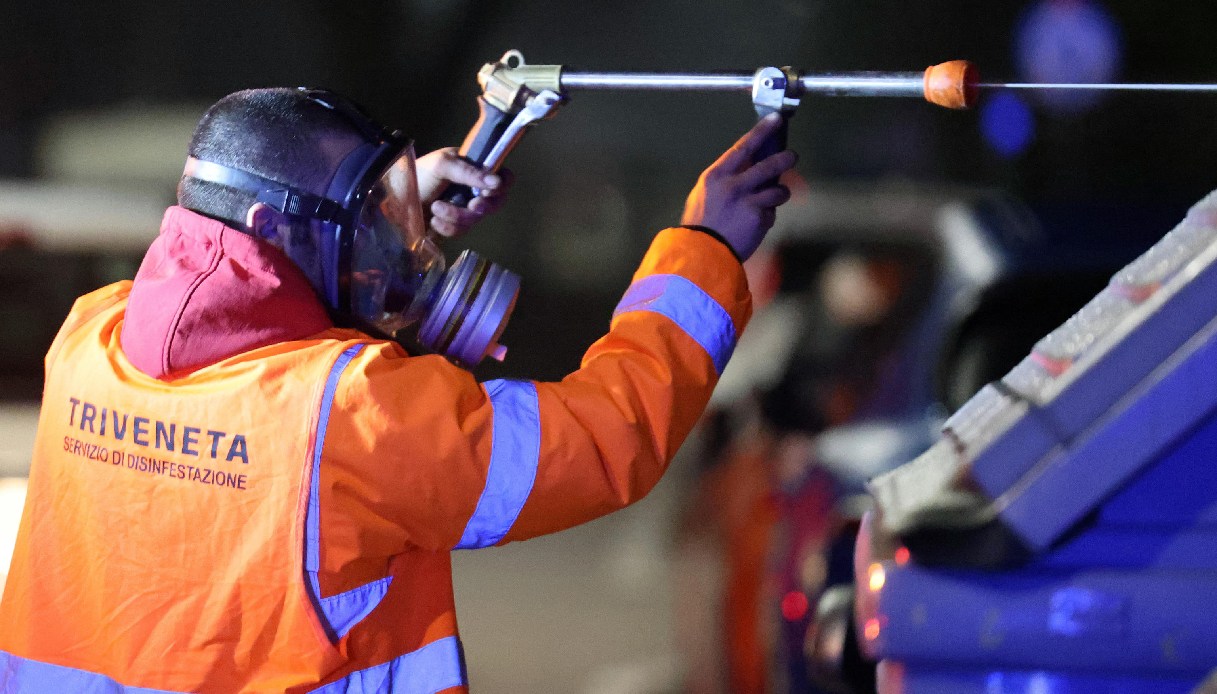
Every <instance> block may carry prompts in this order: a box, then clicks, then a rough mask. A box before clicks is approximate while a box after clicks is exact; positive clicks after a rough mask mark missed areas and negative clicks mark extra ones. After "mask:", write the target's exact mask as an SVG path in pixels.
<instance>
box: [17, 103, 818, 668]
mask: <svg viewBox="0 0 1217 694" xmlns="http://www.w3.org/2000/svg"><path fill="white" fill-rule="evenodd" d="M777 124H778V119H776V118H770V119H765V120H762V121H761V122H760V123H759V124H758V125H757V126H756V127H755V128H753V129H752V130H751V131H750V132H749V133H747V134H746V135H744V136H743V137H742V138H741V139H740V140H739V141H738V142H737V143H736V144H735V145H734V146H733V147H732V148H730V149H729V150H728V151H727V152H726V153H725V154H724V155H723V156H722V157H720V158H719V159H718V160H717V161H716V162H715V163H714V164H712V165H711V166H710V167H709V168H708V169H707V170H706V171H705V172H704V173H703V175H702V176H701V178H700V179H699V180H698V182H697V184H696V186H695V187H694V189H693V191H692V192H691V193H690V195H689V198H688V201H687V204H686V208H685V212H684V215H683V217H682V220H681V223H682V226H681V227H676V228H671V229H667V230H664V231H662V232H660V233H659V234H658V235H657V236H656V238H655V240H654V242H653V244H652V246H651V248H650V250H649V251H648V253H647V254H646V256H645V258H644V259H643V261H642V264H641V266H640V268H639V270H638V272H637V273H636V275H635V277H634V281H633V284H632V285H631V287H630V288H629V290H628V291H627V292H626V294H625V296H624V297H623V298H622V300H621V302H620V304H619V305H618V307H617V310H616V312H615V313H614V317H613V320H612V323H611V327H610V330H609V333H608V334H607V335H606V336H605V337H604V338H603V339H601V340H600V341H598V342H597V343H596V344H595V345H593V346H592V347H591V349H590V350H589V351H588V352H587V354H586V355H585V357H584V359H583V362H582V366H581V368H580V369H579V370H577V371H576V372H574V373H573V374H571V375H570V376H568V377H567V378H566V379H565V380H563V381H562V382H560V383H538V382H532V381H505V380H500V381H491V382H487V383H481V384H479V383H478V382H476V381H475V380H474V378H473V376H472V374H471V373H470V372H469V371H467V370H466V369H464V368H462V366H472V365H474V364H476V362H477V361H480V359H481V357H482V356H484V355H486V354H493V353H494V352H495V350H496V348H497V347H498V346H497V345H496V344H495V340H497V338H498V331H501V329H502V323H504V322H505V321H506V318H507V314H509V313H510V308H511V307H510V306H509V305H508V306H501V307H499V309H498V313H497V314H494V315H492V316H491V317H492V318H495V320H491V321H490V329H489V330H483V331H482V332H481V333H479V334H478V335H475V336H474V338H478V339H480V342H479V341H478V339H474V338H470V337H469V336H468V335H465V333H464V332H462V331H464V330H465V328H467V327H468V325H467V323H465V322H463V321H465V320H466V319H468V318H469V317H470V316H473V315H475V314H478V315H482V314H485V313H486V312H487V311H489V310H490V309H488V308H487V307H486V305H484V304H479V303H478V302H479V300H480V299H479V297H481V298H485V296H484V293H485V292H488V291H489V289H492V288H497V289H504V290H506V289H510V282H508V281H506V280H504V279H503V278H504V277H506V276H507V275H506V273H505V271H503V270H502V269H501V268H498V267H497V266H495V265H494V264H493V263H485V262H479V263H477V264H474V263H466V262H465V258H464V257H462V259H461V260H458V261H457V263H456V264H454V265H453V266H452V267H451V268H447V269H445V263H444V261H443V256H442V253H441V252H439V250H438V248H437V247H436V246H435V244H434V241H433V233H430V232H428V231H427V228H428V225H429V226H430V228H431V229H432V230H434V231H436V232H439V233H440V234H442V235H457V234H460V233H462V232H464V231H465V230H467V229H468V228H469V226H470V225H472V224H473V223H475V222H477V221H478V219H480V218H481V217H482V216H484V215H485V214H487V213H490V212H493V211H494V210H495V209H496V208H497V207H498V205H499V204H500V203H501V201H502V192H503V191H504V190H505V189H506V184H505V183H504V182H503V180H502V179H501V178H499V177H498V176H495V175H492V174H490V173H489V172H486V171H481V170H479V169H477V168H476V167H474V166H473V165H471V164H468V163H465V162H463V161H461V160H460V159H459V158H457V157H456V156H455V155H454V152H453V151H452V150H442V151H440V152H436V153H432V154H430V155H428V156H425V157H422V158H420V159H418V160H415V157H414V153H413V148H412V145H411V144H410V143H409V141H408V140H406V139H405V138H403V137H402V136H401V135H400V134H399V133H396V132H389V131H387V130H385V129H383V128H381V127H380V126H379V125H377V124H375V123H374V122H372V121H371V120H370V119H368V117H367V116H366V115H364V114H363V113H362V111H360V110H359V109H358V108H357V107H355V106H354V105H353V104H351V103H350V102H348V101H346V100H345V99H343V98H342V97H340V96H338V95H336V94H333V93H330V92H323V91H317V90H292V89H266V90H250V91H245V92H238V93H236V94H233V95H230V96H228V97H226V98H224V99H222V100H221V101H220V102H218V103H217V104H215V105H214V106H213V107H212V108H211V109H210V110H209V111H208V112H207V114H206V115H204V117H203V119H202V121H201V122H200V124H199V126H198V128H197V129H196V131H195V135H194V138H193V140H192V142H191V144H190V148H189V155H190V156H189V158H188V160H187V167H186V170H185V173H184V175H183V177H182V179H181V182H180V184H179V188H178V202H179V205H178V206H175V207H171V208H170V209H169V210H168V211H167V212H166V214H165V217H164V222H163V224H162V229H161V234H160V236H159V237H158V238H157V240H156V241H155V242H154V243H153V244H152V246H151V248H150V249H149V251H148V253H147V255H146V257H145V259H144V262H143V264H142V266H141V268H140V270H139V272H138V274H137V275H136V278H135V280H134V282H128V281H123V282H119V283H116V284H113V285H111V286H108V287H105V288H102V289H99V290H97V291H95V292H93V293H91V294H88V295H85V296H83V297H81V298H80V299H79V300H78V301H77V303H76V305H75V307H74V308H73V310H72V312H71V314H70V315H69V316H68V318H67V321H66V322H65V323H64V326H63V328H62V329H61V330H60V332H59V334H58V336H57V337H56V339H55V342H54V344H53V345H52V347H51V349H50V352H49V354H48V356H47V360H46V388H45V391H44V398H43V407H42V413H41V419H40V423H39V434H38V439H37V443H36V447H35V453H34V458H33V464H32V468H31V473H30V482H29V497H28V501H27V504H26V508H25V512H24V515H23V518H22V524H21V528H20V531H19V536H18V541H17V548H16V551H15V554H14V559H13V564H12V569H11V573H10V575H9V578H8V582H7V585H6V588H5V591H4V595H3V600H2V602H0V624H3V625H4V628H3V630H0V689H3V690H4V691H16V692H24V691H35V690H37V691H45V690H47V689H59V690H63V691H113V690H114V689H115V688H116V687H138V688H141V689H145V690H146V689H155V690H158V691H204V692H212V691H214V692H229V691H326V692H337V691H354V690H358V691H364V692H371V691H376V692H389V691H409V692H436V691H450V690H451V691H463V690H464V689H465V688H466V687H467V682H466V676H465V668H464V662H463V654H462V652H461V647H460V643H459V640H458V636H457V624H456V616H455V607H454V604H453V595H452V585H451V567H450V557H449V553H450V551H451V550H452V549H454V548H477V547H485V546H490V545H496V544H500V543H503V542H509V541H513V540H522V539H527V538H530V537H535V536H538V535H542V534H546V533H551V532H556V531H558V530H562V529H564V528H568V527H571V526H574V525H577V524H579V523H583V522H586V521H588V520H591V519H593V518H596V517H599V516H602V515H604V514H607V513H610V512H612V511H614V510H616V509H619V508H621V507H623V506H626V505H628V504H630V503H632V502H633V501H636V500H637V499H639V498H641V497H642V496H643V495H645V494H646V493H647V492H648V491H649V490H650V489H651V488H652V486H653V485H654V484H655V483H656V482H657V481H658V479H659V478H660V476H661V475H662V474H663V472H664V470H665V469H666V467H667V465H668V462H669V461H670V460H671V458H672V456H673V455H674V454H675V452H676V450H677V448H678V447H679V446H680V444H681V442H682V441H683V440H684V438H685V437H686V435H687V434H688V432H689V430H690V429H691V428H692V426H693V424H694V422H695V421H696V420H697V419H698V417H699V416H700V414H701V412H702V410H703V408H704V407H705V404H706V402H707V400H708V399H709V395H710V391H711V390H712V389H713V387H714V385H715V383H716V382H717V379H718V376H719V374H720V373H721V371H722V369H723V367H724V366H725V365H726V362H727V360H728V359H729V357H730V355H731V352H732V350H733V348H734V346H735V342H736V339H737V338H738V336H739V334H740V333H741V331H742V330H743V329H744V326H745V325H746V323H747V321H748V319H749V316H750V313H751V299H750V294H749V289H748V285H747V281H746V279H745V276H744V272H743V270H742V267H741V261H742V260H744V259H746V258H747V257H748V256H749V255H751V254H752V252H753V251H754V250H755V249H756V247H757V246H758V245H759V244H760V242H761V240H762V238H763V237H764V235H765V233H766V231H767V230H768V229H769V228H770V226H772V224H773V221H774V208H775V207H776V206H778V205H780V204H782V203H783V202H785V201H786V200H787V199H788V197H789V191H787V190H786V189H785V188H784V187H782V186H780V185H777V184H776V180H777V177H778V176H779V175H780V174H781V173H783V172H784V171H786V170H788V169H790V168H791V167H792V166H793V165H794V162H795V157H794V155H793V154H792V153H790V152H779V153H777V154H773V155H772V156H769V157H766V158H763V159H761V160H760V161H754V158H755V157H756V155H757V153H758V152H759V151H760V149H761V147H762V145H763V144H764V143H765V142H766V141H767V138H769V137H770V136H771V135H772V134H773V133H774V131H775V129H776V127H777ZM450 183H457V184H464V185H468V186H471V187H474V188H478V189H480V190H481V191H482V193H483V194H482V195H481V196H480V197H478V198H477V199H475V200H474V202H473V203H471V205H470V206H469V208H468V209H462V208H458V207H455V206H452V205H449V204H447V203H444V202H442V201H440V200H439V199H438V198H439V196H440V195H441V193H442V191H444V190H445V188H446V187H447V186H448V185H449V184H450ZM462 263H465V264H464V265H462ZM470 267H473V268H474V270H473V274H472V275H469V274H464V275H459V272H458V268H463V269H464V270H469V268H470ZM458 275H459V277H458ZM471 277H472V279H471ZM462 281H463V282H464V283H463V284H462V283H461V282H462ZM496 282H497V283H498V284H495V283H496ZM492 285H493V286H492ZM454 287H455V290H454V291H452V292H448V291H446V290H447V289H453V288H454ZM492 298H493V297H492ZM479 311H480V312H482V314H479V313H478V312H479ZM491 313H493V311H492V312H491ZM437 316H438V317H439V318H440V319H441V320H440V323H441V324H442V328H443V330H442V331H441V332H442V333H443V336H444V339H443V340H440V341H439V342H434V343H431V344H432V346H433V347H434V351H435V352H438V354H417V353H410V352H407V351H406V349H404V348H403V346H402V345H401V344H399V343H398V342H397V341H395V340H394V339H393V338H394V336H397V335H400V334H402V333H403V332H405V333H408V332H410V331H421V330H425V329H426V327H427V325H428V321H431V320H433V319H436V317H437ZM420 323H421V327H420V325H419V324H420ZM474 327H484V326H480V325H479V326H474ZM496 327H497V329H496ZM458 338H459V339H465V338H469V339H470V340H472V341H473V342H474V343H475V346H476V347H477V349H476V350H475V351H474V352H473V353H472V357H471V356H470V355H469V354H468V353H463V352H458V351H453V350H454V349H456V348H455V347H453V345H454V344H455V343H454V341H456V340H458ZM445 356H447V357H449V358H448V359H445Z"/></svg>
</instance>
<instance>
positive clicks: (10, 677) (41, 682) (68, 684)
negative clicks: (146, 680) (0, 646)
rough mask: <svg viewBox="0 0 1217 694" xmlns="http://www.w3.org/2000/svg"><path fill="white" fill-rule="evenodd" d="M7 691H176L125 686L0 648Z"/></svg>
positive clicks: (0, 676) (0, 685)
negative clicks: (6, 651)
mask: <svg viewBox="0 0 1217 694" xmlns="http://www.w3.org/2000/svg"><path fill="white" fill-rule="evenodd" d="M0 691H3V692H4V694H52V693H53V694H60V693H61V692H72V694H174V692H169V691H167V690H164V689H147V688H145V687H125V686H123V685H121V684H119V683H118V682H115V681H114V680H112V679H110V678H109V677H106V676H105V675H101V674H98V673H96V672H89V671H88V670H77V669H76V668H72V667H65V666H63V665H52V664H50V663H43V662H39V661H37V660H30V659H28V658H21V657H18V656H15V655H12V654H9V653H5V652H4V651H0Z"/></svg>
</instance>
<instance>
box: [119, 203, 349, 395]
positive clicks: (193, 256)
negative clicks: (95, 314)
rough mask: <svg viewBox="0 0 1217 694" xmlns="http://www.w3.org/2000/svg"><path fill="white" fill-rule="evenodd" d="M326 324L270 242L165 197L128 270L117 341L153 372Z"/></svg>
mask: <svg viewBox="0 0 1217 694" xmlns="http://www.w3.org/2000/svg"><path fill="white" fill-rule="evenodd" d="M329 327H331V322H330V319H329V316H328V315H326V312H325V308H324V307H323V306H322V304H321V302H320V301H319V300H318V298H317V295H316V293H314V292H313V288H312V287H311V286H310V285H309V283H308V280H307V279H305V277H304V275H303V274H302V273H301V272H300V271H299V270H298V269H297V268H296V266H295V264H294V263H292V261H291V260H289V259H288V257H287V256H285V255H284V254H283V253H282V252H281V251H279V250H278V249H277V248H274V247H272V246H270V245H269V244H266V243H264V242H262V241H258V240H257V239H254V238H252V237H250V236H248V235H246V234H243V233H241V232H239V231H237V230H235V229H230V228H228V227H226V226H224V224H223V223H221V222H217V221H215V220H213V219H209V218H207V217H204V216H203V215H200V214H197V213H195V212H191V211H190V210H187V209H185V208H182V207H170V208H169V209H168V210H166V211H165V218H164V220H163V221H162V222H161V233H160V236H158V237H157V239H156V240H155V241H153V242H152V246H151V247H149V248H148V253H147V255H145V256H144V262H143V263H142V264H141V265H140V268H139V272H138V273H137V274H136V275H135V284H134V286H133V287H132V288H131V296H130V299H129V300H128V303H127V314H126V319H125V321H124V323H123V332H122V346H123V351H124V352H126V354H127V358H128V359H130V360H131V363H132V364H133V365H135V367H136V368H138V369H139V370H140V371H143V372H144V373H146V374H148V375H149V376H153V377H155V378H160V379H168V378H170V377H171V376H173V375H176V374H181V373H182V372H188V371H193V370H195V369H198V368H201V367H203V366H206V365H208V364H213V363H215V362H217V361H220V360H221V359H225V358H227V357H230V356H233V355H235V354H240V353H242V352H247V351H249V350H251V349H255V348H257V347H263V346H265V345H269V344H273V343H276V342H283V341H286V340H295V339H300V338H304V337H308V336H310V335H314V334H316V333H319V332H321V331H322V330H325V329H326V328H329Z"/></svg>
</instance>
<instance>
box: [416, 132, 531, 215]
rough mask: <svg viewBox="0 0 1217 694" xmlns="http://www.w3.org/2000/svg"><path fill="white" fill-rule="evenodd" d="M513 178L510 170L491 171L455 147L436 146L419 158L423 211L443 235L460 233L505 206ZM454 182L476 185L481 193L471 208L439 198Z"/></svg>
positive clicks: (419, 190)
mask: <svg viewBox="0 0 1217 694" xmlns="http://www.w3.org/2000/svg"><path fill="white" fill-rule="evenodd" d="M512 178H513V177H512V175H511V172H510V171H508V170H507V169H500V170H499V172H498V173H490V172H489V171H487V170H485V169H482V168H480V167H478V166H476V165H475V164H470V163H469V162H467V161H465V160H464V159H461V158H460V156H459V155H458V154H457V153H456V148H455V147H445V148H444V149H437V150H435V151H434V152H431V153H429V154H426V155H424V156H421V157H419V158H418V192H419V197H420V198H421V199H422V202H423V212H424V213H425V214H426V215H427V217H428V218H429V223H430V226H431V228H432V229H434V230H435V232H436V233H438V234H440V235H441V236H460V235H461V234H464V233H465V232H466V231H469V228H470V227H472V226H473V225H474V224H476V223H478V222H479V221H481V219H482V217H485V216H486V215H488V214H492V213H494V212H495V211H497V210H498V209H499V208H500V207H502V206H503V200H504V199H505V197H506V193H507V190H508V189H509V188H511V182H512ZM452 183H459V184H462V185H467V186H469V187H470V188H477V189H478V190H479V191H481V194H480V195H478V196H477V197H476V198H474V199H473V200H472V201H470V203H469V207H457V206H456V205H453V204H451V203H447V202H444V201H443V200H440V199H439V196H440V195H441V194H442V193H443V192H444V191H445V190H446V189H447V188H448V186H449V185H450V184H452Z"/></svg>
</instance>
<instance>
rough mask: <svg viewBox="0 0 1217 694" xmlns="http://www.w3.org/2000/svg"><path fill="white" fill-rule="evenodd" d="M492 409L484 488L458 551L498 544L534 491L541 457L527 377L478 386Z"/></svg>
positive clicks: (538, 419) (533, 391) (535, 405)
mask: <svg viewBox="0 0 1217 694" xmlns="http://www.w3.org/2000/svg"><path fill="white" fill-rule="evenodd" d="M482 385H483V386H484V387H485V388H486V393H487V394H488V395H489V396H490V403H491V405H492V406H493V407H494V424H493V427H494V429H493V434H492V436H493V439H492V441H491V448H490V467H489V469H488V470H487V471H486V487H485V489H483V490H482V497H481V498H480V499H478V505H477V508H476V509H474V511H473V516H472V517H470V518H469V523H468V524H467V525H466V526H465V532H464V533H463V534H462V535H461V541H460V542H459V543H457V545H456V549H477V548H479V547H489V546H491V545H494V544H497V543H498V541H499V540H502V539H503V536H504V535H506V534H507V531H509V530H511V526H512V525H513V524H515V522H516V518H517V517H519V515H520V510H521V509H523V508H524V502H525V501H527V500H528V495H529V494H530V493H532V485H533V482H535V481H536V479H537V464H538V462H539V460H540V456H541V415H540V412H539V411H538V407H539V406H538V403H537V387H536V386H535V385H534V384H532V383H531V382H528V381H506V380H500V381H487V382H486V383H484V384H482Z"/></svg>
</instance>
